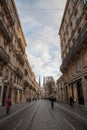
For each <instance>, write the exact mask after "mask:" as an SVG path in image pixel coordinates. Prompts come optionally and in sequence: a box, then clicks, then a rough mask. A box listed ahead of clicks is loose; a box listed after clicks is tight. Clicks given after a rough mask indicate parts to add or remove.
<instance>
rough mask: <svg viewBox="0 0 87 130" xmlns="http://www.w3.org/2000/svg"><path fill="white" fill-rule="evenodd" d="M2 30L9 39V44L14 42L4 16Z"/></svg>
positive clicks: (0, 25)
mask: <svg viewBox="0 0 87 130" xmlns="http://www.w3.org/2000/svg"><path fill="white" fill-rule="evenodd" d="M0 30H1V32H2V33H3V35H4V36H5V38H6V39H7V41H8V42H11V41H12V34H11V33H10V31H9V29H8V27H7V25H6V23H5V21H4V18H3V16H2V15H1V14H0Z"/></svg>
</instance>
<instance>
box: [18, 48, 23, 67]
mask: <svg viewBox="0 0 87 130" xmlns="http://www.w3.org/2000/svg"><path fill="white" fill-rule="evenodd" d="M16 55H17V58H18V60H19V61H20V63H21V64H22V65H24V60H23V56H22V54H21V53H20V52H19V51H16Z"/></svg>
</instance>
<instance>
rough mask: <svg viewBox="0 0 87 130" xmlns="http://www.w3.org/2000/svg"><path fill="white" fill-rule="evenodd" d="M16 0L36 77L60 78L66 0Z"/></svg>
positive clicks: (28, 53)
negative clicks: (59, 35)
mask: <svg viewBox="0 0 87 130" xmlns="http://www.w3.org/2000/svg"><path fill="white" fill-rule="evenodd" d="M15 2H16V5H17V8H18V9H19V10H18V12H19V16H20V20H21V23H22V27H23V30H24V34H25V38H26V42H27V48H26V52H27V55H28V59H29V61H30V64H31V66H32V69H33V71H34V72H35V74H36V76H37V79H39V78H38V77H39V76H41V77H44V76H50V75H53V76H54V78H58V77H59V75H60V74H61V72H60V69H59V68H60V64H61V54H60V53H61V51H60V43H59V37H58V31H59V27H60V23H61V19H62V14H63V10H62V9H64V6H65V3H66V0H63V1H61V0H33V1H32V0H26V1H24V0H15ZM30 9H32V10H30ZM33 9H35V10H33ZM36 9H37V10H36ZM45 9H46V10H45ZM56 9H58V10H56Z"/></svg>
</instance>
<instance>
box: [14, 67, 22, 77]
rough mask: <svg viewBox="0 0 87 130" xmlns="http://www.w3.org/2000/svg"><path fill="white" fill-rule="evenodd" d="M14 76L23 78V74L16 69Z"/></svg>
mask: <svg viewBox="0 0 87 130" xmlns="http://www.w3.org/2000/svg"><path fill="white" fill-rule="evenodd" d="M15 72H16V75H17V76H19V77H20V78H23V72H22V71H21V70H20V69H19V68H18V67H17V68H16V71H15Z"/></svg>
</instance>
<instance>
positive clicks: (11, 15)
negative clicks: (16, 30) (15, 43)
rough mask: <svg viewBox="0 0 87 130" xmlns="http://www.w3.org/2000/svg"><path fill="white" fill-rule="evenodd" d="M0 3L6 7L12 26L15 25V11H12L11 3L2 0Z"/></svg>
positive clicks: (8, 0) (7, 0)
mask: <svg viewBox="0 0 87 130" xmlns="http://www.w3.org/2000/svg"><path fill="white" fill-rule="evenodd" d="M0 2H1V4H2V5H3V7H4V10H5V12H6V15H7V17H8V20H9V21H10V24H11V25H14V16H13V11H12V10H11V7H10V3H9V2H10V0H1V1H0Z"/></svg>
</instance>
